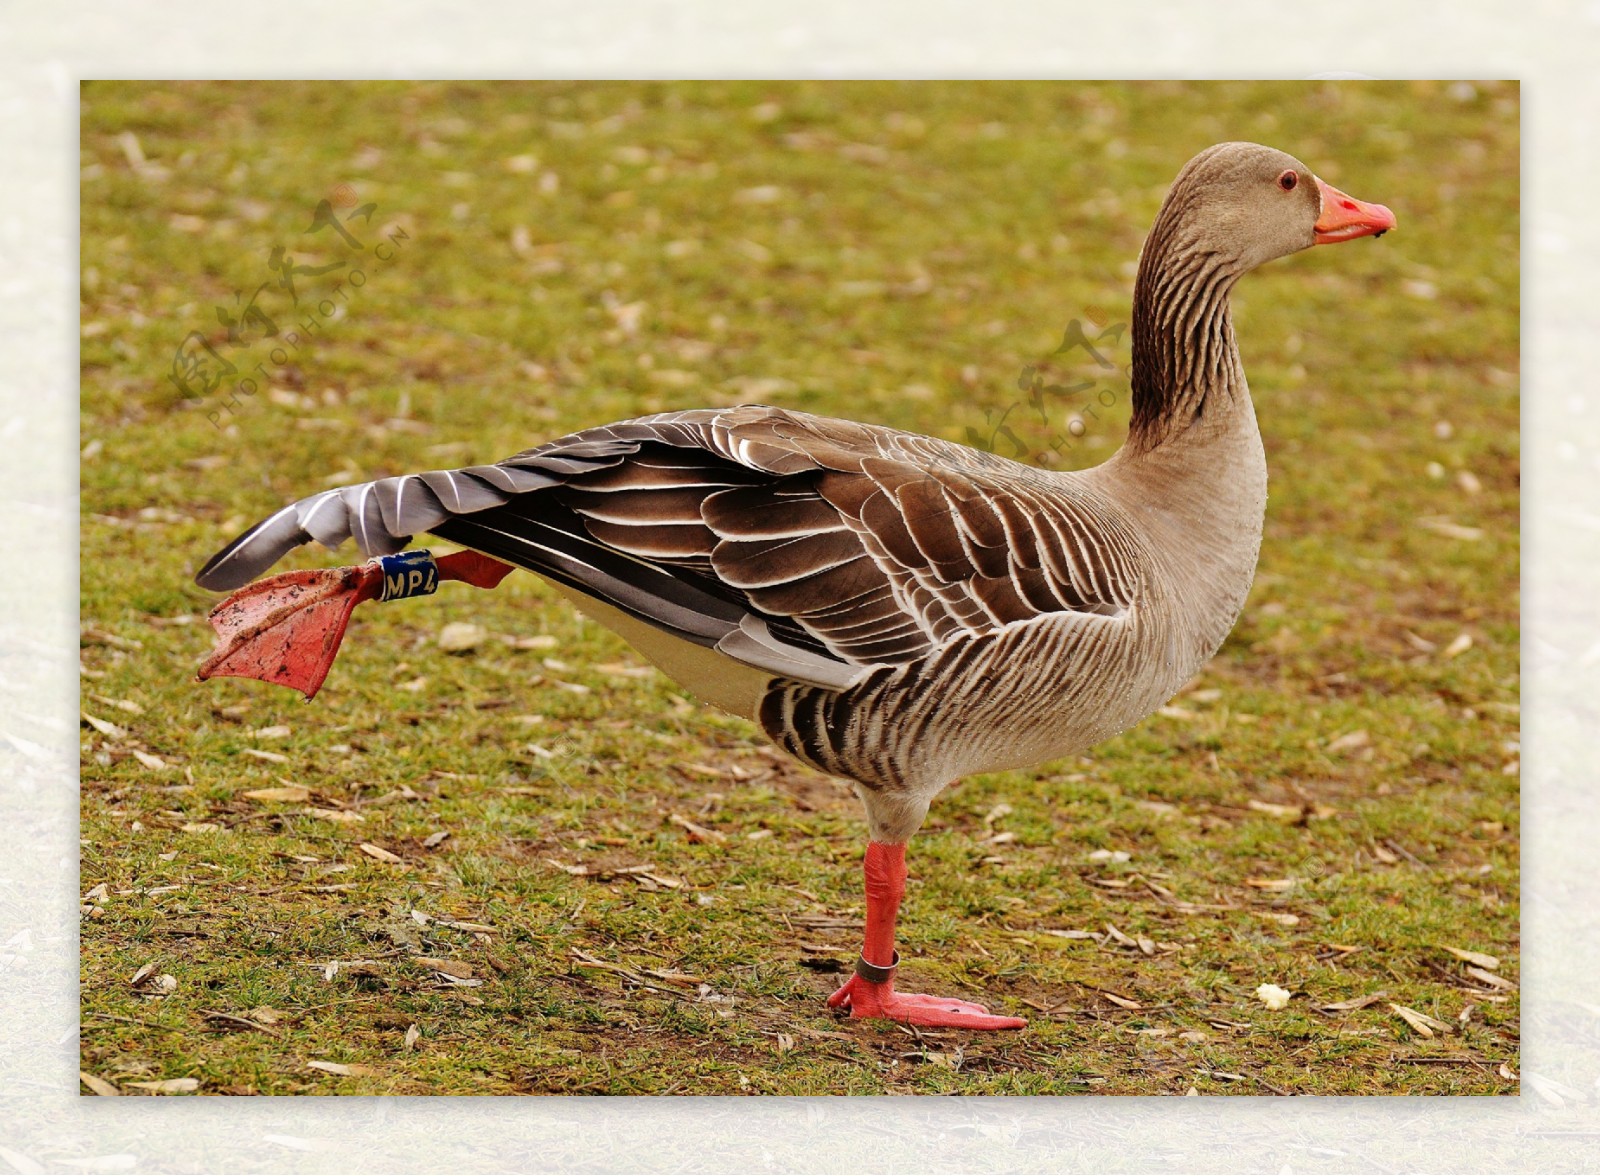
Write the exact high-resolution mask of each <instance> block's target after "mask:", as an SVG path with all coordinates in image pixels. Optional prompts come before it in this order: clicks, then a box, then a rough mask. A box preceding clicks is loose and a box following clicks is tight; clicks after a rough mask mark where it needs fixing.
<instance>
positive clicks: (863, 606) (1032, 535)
mask: <svg viewBox="0 0 1600 1176" xmlns="http://www.w3.org/2000/svg"><path fill="white" fill-rule="evenodd" d="M1394 226H1395V217H1394V214H1393V213H1392V212H1390V210H1389V209H1388V208H1386V207H1385V206H1383V205H1381V204H1368V203H1365V202H1363V201H1359V200H1356V199H1354V198H1352V197H1350V196H1347V195H1345V194H1344V193H1343V192H1341V191H1339V190H1338V189H1336V188H1334V187H1332V186H1331V185H1329V184H1327V183H1325V182H1324V181H1322V180H1321V179H1319V178H1318V177H1317V176H1316V175H1314V174H1312V173H1311V172H1310V171H1309V170H1308V169H1307V168H1306V166H1305V165H1304V164H1303V163H1301V162H1300V161H1299V160H1297V159H1295V158H1294V157H1293V156H1290V155H1287V154H1285V153H1284V152H1282V151H1278V150H1275V149H1273V148H1270V147H1264V146H1261V145H1259V144H1254V143H1238V142H1234V143H1221V144H1218V145H1216V146H1213V147H1210V148H1208V149H1206V150H1204V151H1202V152H1200V154H1198V155H1196V156H1195V157H1194V158H1193V159H1191V160H1190V161H1189V162H1188V163H1187V164H1186V165H1185V166H1184V167H1183V168H1182V170H1181V171H1180V172H1179V173H1178V175H1177V178H1176V180H1175V181H1174V182H1173V184H1172V186H1171V188H1170V190H1169V191H1168V193H1167V195H1166V198H1165V200H1164V202H1163V203H1162V205H1161V208H1160V211H1159V213H1158V215H1157V217H1156V220H1155V224H1154V227H1153V228H1152V229H1151V231H1150V234H1149V237H1148V238H1147V240H1146V242H1145V245H1144V249H1143V251H1142V253H1141V256H1140V260H1139V266H1138V271H1137V278H1136V281H1135V286H1134V296H1133V314H1132V327H1131V335H1132V366H1131V372H1130V378H1131V384H1132V416H1131V422H1130V426H1129V430H1128V436H1127V440H1126V442H1125V444H1123V445H1122V447H1121V448H1120V449H1118V450H1117V452H1116V453H1115V454H1114V455H1113V456H1112V457H1111V458H1110V459H1109V460H1107V461H1106V462H1105V463H1104V464H1102V465H1099V466H1097V467H1094V468H1092V469H1085V470H1079V471H1071V472H1061V471H1049V470H1044V469H1039V468H1035V467H1033V466H1029V465H1026V464H1021V463H1018V462H1015V461H1010V460H1007V459H1004V458H1002V457H998V456H996V455H994V454H992V453H987V452H983V451H980V450H977V449H973V448H969V447H966V446H963V445H959V444H954V443H952V442H949V441H944V440H939V439H937V438H934V437H927V436H920V435H917V434H913V433H908V432H902V431H899V430H896V429H891V428H885V427H881V426H877V425H871V424H858V423H855V422H851V421H846V420H838V419H831V418H824V417H819V416H814V415H811V414H808V413H804V412H798V411H794V410H791V409H785V408H777V407H770V406H765V405H742V406H739V407H734V408H705V409H695V410H688V411H678V412H666V413H661V414H657V415H653V416H645V417H640V418H637V419H633V420H627V421H622V422H619V423H616V424H609V425H602V426H599V427H597V428H590V429H585V430H583V431H581V432H577V433H572V434H570V435H568V436H565V437H561V438H559V439H557V440H554V441H550V442H547V443H546V444H543V445H539V446H537V447H536V448H533V449H529V450H527V451H525V452H523V453H519V454H517V455H516V456H515V457H510V458H507V459H506V460H504V461H501V462H499V463H497V464H493V465H477V466H469V467H467V468H464V469H456V470H435V471H429V472H425V473H415V474H407V475H403V476H398V477H388V478H383V479H381V480H379V481H374V482H369V483H366V484H364V485H354V486H345V487H340V488H336V489H331V490H325V491H323V492H322V493H319V494H315V495H312V496H310V497H308V498H304V499H301V500H300V501H298V502H295V503H293V504H291V505H289V506H287V507H284V508H283V509H282V510H279V511H278V512H277V513H275V514H273V515H271V516H270V517H268V518H266V519H265V520H264V521H262V522H260V523H258V524H257V525H256V526H254V527H252V528H250V529H249V530H248V531H246V532H244V534H242V535H240V536H239V537H238V538H237V539H235V540H234V541H233V542H232V543H230V544H229V545H228V546H227V547H225V548H223V549H222V550H221V551H219V552H218V553H217V554H216V555H214V556H213V557H212V558H211V559H210V560H209V561H208V562H207V563H206V564H205V566H204V567H203V568H201V570H200V571H199V573H198V574H197V575H196V577H195V578H196V581H197V582H198V583H199V584H200V585H201V586H202V587H204V588H207V589H212V590H229V589H241V586H245V585H248V586H247V587H242V590H240V591H237V592H235V593H234V595H233V596H231V597H229V598H228V599H227V600H225V601H223V602H222V603H221V604H220V605H218V606H217V608H216V609H215V610H214V613H213V616H212V623H213V625H214V627H215V628H216V630H217V637H218V641H217V647H216V649H215V650H214V652H213V654H212V656H211V657H210V659H209V660H208V661H207V662H206V664H205V665H204V666H203V667H202V670H201V677H202V678H204V677H211V676H216V675H234V676H247V677H256V678H260V679H262V680H265V681H268V682H277V683H279V684H283V685H287V686H292V687H295V688H298V689H300V690H302V691H303V692H304V693H305V694H306V696H307V697H308V698H309V697H310V696H311V695H313V694H314V693H315V692H316V690H317V689H318V688H319V687H320V686H321V685H322V682H323V679H324V678H325V676H326V674H327V672H328V668H329V667H330V666H331V664H332V662H333V658H334V656H335V655H336V653H337V651H338V647H339V642H340V641H341V640H342V638H343V634H344V630H345V625H346V623H347V622H348V619H349V616H350V612H351V610H352V609H353V608H354V607H355V605H356V604H357V603H359V602H360V601H363V600H390V599H402V598H405V597H408V596H414V595H422V594H426V593H427V592H431V591H433V590H434V589H435V588H436V587H437V586H438V584H439V583H440V582H441V581H443V580H459V581H462V582H465V583H469V584H473V585H475V586H477V587H480V588H492V587H493V586H494V585H495V584H497V583H498V582H499V581H500V579H501V578H502V577H503V576H505V575H507V574H508V573H509V572H510V571H512V570H513V569H517V568H520V569H524V570H526V571H530V572H533V573H535V574H537V575H539V576H541V577H543V578H544V579H545V580H546V581H548V582H549V583H550V584H552V585H553V586H554V587H555V588H556V589H557V590H559V591H560V592H561V593H562V594H564V595H565V596H567V597H568V598H570V599H571V601H572V602H573V603H574V604H575V605H576V606H577V607H578V608H579V609H580V610H582V611H583V612H584V613H586V614H587V615H588V616H590V617H592V618H594V619H595V620H597V621H599V622H600V623H601V624H603V625H606V626H608V627H609V628H611V629H613V630H614V631H615V632H617V633H618V634H620V635H621V636H622V637H623V638H624V639H626V640H627V641H628V642H629V643H630V644H632V645H633V646H634V648H636V649H637V650H638V651H639V652H640V653H641V654H643V656H644V657H645V658H647V659H648V660H649V661H651V662H652V663H654V664H655V665H656V666H657V667H658V668H659V669H660V670H662V671H663V672H664V673H665V674H666V675H667V676H668V677H670V678H672V679H674V680H675V681H677V682H678V683H680V684H682V685H683V686H684V687H686V688H687V689H688V690H689V691H691V692H692V693H693V694H695V695H696V696H698V698H700V699H701V700H702V701H704V702H706V703H709V704H711V705H713V706H717V707H720V708H722V709H724V710H727V711H730V712H732V713H733V714H736V715H741V716H744V717H745V718H747V719H750V720H752V721H753V722H754V723H756V724H757V725H758V726H759V727H760V728H761V730H762V731H763V732H765V734H766V735H767V736H768V737H769V738H770V739H772V740H773V741H774V742H775V743H776V744H777V745H778V746H779V747H781V748H783V749H784V750H785V751H787V752H789V753H790V754H792V755H793V756H795V757H796V758H798V759H800V760H802V761H803V762H805V763H806V764H809V765H811V766H812V767H814V768H817V769H819V770H821V771H823V772H826V773H828V774H830V775H832V776H835V777H842V778H843V779H844V780H846V781H849V782H850V783H851V784H852V785H853V787H854V790H855V792H856V793H857V795H858V796H859V797H860V799H861V802H862V804H863V806H864V808H865V812H866V823H867V830H868V834H869V840H868V843H867V846H866V852H865V857H864V861H863V878H864V890H865V934H864V937H863V944H862V950H861V954H860V956H859V958H858V959H857V960H856V962H855V968H854V971H853V973H852V974H851V975H850V976H849V978H848V980H847V981H846V982H845V983H844V984H843V985H842V986H841V987H840V988H839V989H838V991H837V992H835V993H833V995H832V996H830V997H829V998H828V1004H829V1005H830V1006H832V1007H834V1008H836V1009H847V1010H848V1013H849V1016H850V1017H852V1018H862V1017H869V1018H883V1019H888V1020H891V1021H899V1022H906V1023H911V1024H916V1025H926V1026H942V1027H951V1028H959V1029H973V1030H986V1029H1018V1028H1022V1027H1023V1026H1024V1025H1025V1022H1024V1021H1023V1020H1022V1019H1021V1018H1018V1017H1010V1016H1003V1015H998V1014H994V1013H991V1012H990V1011H989V1009H988V1008H987V1007H986V1006H984V1005H982V1004H978V1003H974V1002H970V1001H966V1000H958V999H949V998H942V997H936V996H930V995H924V994H917V993H909V992H901V991H899V990H898V989H897V988H896V987H895V975H896V966H897V964H898V963H899V958H900V957H899V953H898V951H897V950H896V948H895V930H896V921H897V919H898V916H899V911H900V905H901V901H902V899H903V897H904V894H905V888H906V877H907V867H906V858H905V854H906V845H907V842H908V841H909V840H910V838H911V836H912V835H913V834H914V833H915V832H916V831H917V829H918V828H919V826H920V825H921V824H922V822H923V819H924V817H925V816H926V814H927V812H928V807H929V804H930V802H931V801H932V800H933V798H934V797H935V796H936V795H937V794H938V793H939V792H941V791H942V790H943V789H945V788H946V787H948V786H950V785H951V784H952V783H953V782H955V781H958V780H959V779H960V778H961V777H963V776H966V775H970V774H972V773H978V772H994V771H1001V770H1008V769H1015V768H1023V767H1029V766H1032V765H1035V764H1039V763H1042V762H1045V761H1048V760H1053V759H1059V758H1061V757H1063V756H1067V755H1071V754H1074V753H1077V752H1080V751H1082V750H1085V749H1087V748H1089V747H1091V746H1093V745H1094V744H1096V743H1099V742H1101V741H1102V740H1105V739H1107V738H1108V737H1110V736H1112V735H1114V734H1116V733H1118V732H1120V731H1123V730H1125V729H1126V728H1128V727H1130V726H1132V725H1133V724H1135V723H1137V722H1139V721H1140V720H1141V719H1143V718H1145V717H1146V716H1148V715H1149V714H1151V713H1152V712H1153V711H1155V710H1156V709H1157V708H1158V707H1159V706H1161V705H1162V704H1163V703H1165V702H1166V701H1167V700H1168V699H1170V698H1171V697H1172V696H1173V695H1174V694H1175V693H1177V691H1178V690H1179V689H1180V688H1181V687H1182V686H1183V685H1184V684H1185V683H1186V682H1187V681H1188V680H1189V679H1190V678H1191V677H1192V676H1193V675H1194V674H1195V673H1196V671H1198V670H1199V669H1200V668H1201V666H1203V665H1204V664H1205V662H1206V661H1207V660H1208V659H1209V658H1210V657H1211V656H1212V655H1213V654H1214V653H1215V652H1216V650H1217V649H1218V647H1219V646H1220V645H1221V643H1222V641H1223V639H1224V638H1225V637H1226V636H1227V634H1228V632H1229V630H1230V629H1231V628H1232V627H1233V624H1234V622H1235V621H1236V620H1237V618H1238V616H1239V613H1240V611H1241V609H1242V607H1243V605H1244V601H1245V596H1246V594H1247V592H1248V591H1249V588H1250V584H1251V580H1252V578H1253V576H1254V573H1255V567H1256V559H1257V554H1258V550H1259V548H1260V543H1261V535H1262V525H1263V518H1264V513H1265V508H1266V494H1267V467H1266V458H1265V454H1264V451H1263V449H1262V442H1261V435H1260V432H1259V431H1258V428H1257V424H1256V418H1255V411H1254V408H1253V406H1252V404H1251V400H1250V393H1249V389H1248V386H1247V384H1246V382H1245V374H1244V370H1243V367H1242V366H1241V363H1240V358H1239V352H1238V348H1237V346H1236V344H1235V341H1234V332H1233V326H1232V322H1231V318H1230V312H1229V301H1228V299H1229V292H1230V291H1231V289H1232V288H1233V285H1234V283H1235V282H1236V281H1238V280H1239V278H1240V277H1242V276H1243V275H1244V274H1245V273H1247V272H1248V271H1250V270H1252V269H1255V268H1256V267H1257V266H1259V265H1262V264H1263V263H1265V262H1268V261H1271V260H1273V259H1275V258H1279V257H1283V256H1286V255H1288V254H1291V253H1295V252H1298V251H1300V250H1302V249H1305V248H1308V247H1310V246H1312V245H1317V244H1329V243H1334V242H1341V241H1349V240H1353V239H1355V238H1358V237H1364V236H1369V235H1370V236H1381V235H1382V234H1383V233H1385V232H1387V231H1388V230H1390V229H1392V228H1394ZM423 532H426V533H429V534H432V535H435V536H438V537H439V538H441V539H444V540H446V541H448V542H450V543H452V544H455V545H458V546H459V547H460V548H461V549H462V550H460V551H457V552H455V553H453V554H450V555H446V556H443V557H441V558H438V559H435V558H434V557H433V556H432V555H431V553H429V552H427V551H426V550H407V545H408V544H409V543H410V541H411V538H412V536H414V535H416V534H419V533H423ZM346 539H354V540H355V542H356V545H357V546H358V547H359V548H360V549H361V551H362V552H363V553H364V554H365V555H366V556H367V557H368V558H369V562H367V563H365V564H361V565H357V566H354V567H348V568H339V569H325V570H316V571H298V572H289V573H285V574H281V575H278V576H274V577H271V578H269V579H265V580H259V581H256V582H255V583H253V584H251V583H250V581H252V580H255V578H256V577H257V576H259V575H261V573H263V572H265V571H266V570H267V569H268V568H270V567H271V566H272V565H273V564H274V563H275V562H277V560H278V559H279V558H280V557H281V556H283V555H284V554H285V553H287V552H288V551H289V550H291V549H292V548H294V547H296V546H298V545H301V544H305V543H308V542H310V541H312V540H316V541H318V542H320V543H322V544H324V545H326V546H328V547H330V548H334V547H337V546H338V545H339V544H341V543H342V542H343V541H344V540H346Z"/></svg>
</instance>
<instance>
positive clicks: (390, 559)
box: [378, 550, 439, 600]
mask: <svg viewBox="0 0 1600 1176" xmlns="http://www.w3.org/2000/svg"><path fill="white" fill-rule="evenodd" d="M378 566H379V567H380V568H381V569H382V570H383V595H382V596H380V597H378V599H379V600H404V599H406V598H407V597H409V596H431V595H432V594H433V593H434V592H435V591H437V590H438V587H439V565H438V564H436V563H434V562H433V552H431V551H426V550H418V551H402V552H400V553H399V554H398V555H380V556H379V557H378Z"/></svg>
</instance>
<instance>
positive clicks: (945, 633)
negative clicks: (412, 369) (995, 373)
mask: <svg viewBox="0 0 1600 1176" xmlns="http://www.w3.org/2000/svg"><path fill="white" fill-rule="evenodd" d="M424 531H426V532H431V533H432V534H435V535H438V536H440V537H441V538H444V539H447V540H450V541H452V542H455V543H459V544H461V545H463V546H465V547H470V548H473V549H475V550H478V551H481V552H483V553H485V554H487V555H491V556H493V557H495V558H497V559H500V560H503V561H505V562H506V563H509V564H513V565H515V566H518V567H522V568H526V569H529V570H531V571H534V572H537V573H539V574H541V575H543V576H546V577H548V578H550V579H552V580H556V581H558V582H560V583H563V584H565V585H567V586H569V587H571V588H574V589H576V590H578V591H579V592H582V593H586V594H588V595H590V596H594V597H597V598H599V599H601V600H603V601H605V602H606V603H608V604H611V605H613V606H615V607H617V608H620V609H622V610H623V611H624V612H627V613H629V614H631V615H633V616H635V617H637V618H639V619H641V620H644V621H646V622H648V623H650V624H652V625H655V626H656V627H658V628H661V629H664V630H666V631H668V632H670V633H673V634H675V635H677V636H680V637H683V638H685V639H687V640H689V641H692V642H695V643H696V644H699V645H704V646H712V647H715V648H716V649H718V650H719V651H721V652H722V653H725V654H727V655H728V656H730V657H732V658H734V659H735V660H737V661H740V662H743V663H745V664H747V665H751V666H755V667H756V668H758V669H763V670H767V671H770V672H772V673H774V674H778V675H782V676H784V677H788V678H792V679H795V680H798V681H803V682H811V683H813V684H816V685H821V686H828V687H832V688H835V689H839V688H842V687H844V686H847V685H849V684H850V683H851V682H852V681H854V680H856V679H857V678H858V677H860V675H861V673H862V672H863V670H864V669H866V668H868V667H871V666H877V665H897V664H902V663H905V662H908V661H912V660H915V659H917V658H920V657H923V656H925V655H927V654H928V653H929V652H931V651H932V650H934V649H935V648H937V647H938V646H939V645H941V644H942V643H944V642H945V641H947V640H949V639H951V638H952V637H954V636H956V635H957V634H960V633H963V632H973V631H979V632H983V631H992V630H998V629H1000V628H1003V627H1004V626H1006V625H1008V624H1011V623H1013V622H1018V621H1024V620H1027V619H1029V618H1032V617H1036V616H1039V615H1042V614H1044V613H1050V612H1080V613H1089V614H1102V615H1112V616H1114V615H1119V614H1120V613H1122V612H1123V611H1124V610H1125V609H1127V608H1128V607H1129V606H1130V605H1131V604H1132V603H1133V602H1134V601H1135V599H1136V597H1137V594H1138V591H1139V588H1140V584H1141V582H1142V579H1143V561H1142V557H1141V551H1140V548H1139V547H1138V545H1137V544H1136V543H1135V542H1134V540H1133V539H1132V538H1131V536H1130V534H1129V533H1128V531H1127V528H1126V527H1125V526H1124V525H1123V524H1122V522H1121V519H1120V516H1119V515H1117V513H1116V512H1115V511H1114V510H1113V509H1112V508H1110V507H1109V506H1108V505H1107V504H1106V503H1105V502H1104V500H1103V499H1101V498H1100V497H1099V496H1098V495H1096V494H1094V493H1093V492H1092V491H1091V490H1090V489H1089V488H1088V487H1087V486H1085V485H1083V484H1082V483H1079V482H1076V481H1073V480H1071V479H1063V478H1062V476H1060V475H1043V474H1041V473H1039V472H1038V471H1036V470H1033V469H1031V468H1030V467H1027V466H1022V465H1019V464H1017V463H1014V462H1008V461H1006V460H1004V459H1002V458H998V457H995V456H993V455H991V454H986V453H982V452H979V451H977V450H973V449H969V448H966V447H964V446H959V445H953V444H950V443H948V442H942V441H939V440H936V439H934V438H929V437H922V436H918V435H915V434H910V433H903V432H899V431H897V430H893V429H885V428H877V427H872V426H865V425H857V424H852V423H850V422H846V421H840V420H835V419H831V418H823V417H815V416H811V415H809V414H805V413H798V412H789V411H785V410H782V409H776V408H768V407H763V406H745V407H741V408H736V409H727V410H709V409H708V410H698V411H692V412H682V413H669V414H663V415H660V416H654V417H645V418H640V419H637V420H632V421H624V422H621V423H618V424H614V425H607V426H603V427H600V428H596V429H589V430H585V431H584V432H581V433H575V434H572V435H570V436H568V437H563V438H561V439H559V440H556V441H552V442H550V443H548V444H546V445H542V446H539V447H538V448H535V449H530V450H528V451H526V452H524V453H520V454H518V455H516V456H515V457H511V458H508V459H506V460H505V461H503V462H500V463H498V464H497V465H485V466H471V467H467V468H465V469H459V470H436V471H431V472H428V473H422V474H409V475H404V476H401V477H393V478H384V479H382V480H381V481H377V482H371V483H367V484H365V485H359V486H346V487H340V488H338V489H335V490H329V491H325V492H323V493H321V494H317V495H314V496H312V497H310V498H306V499H302V500H301V501H299V502H296V503H293V504H292V505H290V506H287V507H285V508H284V509H283V510H281V511H279V512H278V513H277V514H275V515H272V516H271V517H269V518H268V519H266V520H264V521H262V522H261V523H259V524H257V525H256V526H255V527H253V528H251V529H250V530H249V531H247V532H245V533H244V534H243V535H241V536H240V537H239V538H237V539H236V540H234V541H233V542H232V543H231V544H229V545H228V546H227V547H226V548H224V549H223V550H222V551H220V552H218V553H217V554H216V555H215V556H213V557H212V559H211V560H210V561H209V562H208V563H207V564H206V565H205V567H203V568H202V569H201V570H200V572H199V574H198V575H197V576H196V577H195V579H196V581H197V582H198V583H199V584H200V585H201V586H202V587H206V588H212V589H230V588H236V587H239V586H240V585H242V584H245V583H247V582H248V581H250V580H252V579H254V578H255V577H256V576H258V575H260V574H261V573H262V572H264V571H266V570H267V569H268V568H269V567H271V566H272V565H273V564H274V563H276V562H277V560H278V559H279V558H281V557H282V556H283V555H284V554H285V553H286V552H288V551H289V550H290V549H292V548H294V547H296V546H298V545H300V544H303V543H308V542H310V541H311V540H313V539H315V540H317V541H318V542H321V543H323V544H325V545H327V546H329V547H336V546H338V545H339V544H340V543H342V542H343V541H344V540H345V539H346V538H354V539H355V541H356V543H357V545H358V546H359V547H360V548H361V550H362V551H363V552H365V553H366V554H367V555H369V556H372V555H380V554H389V553H392V552H395V551H398V550H400V549H402V548H403V547H404V546H405V545H406V544H407V543H408V542H409V541H410V539H411V536H412V535H414V534H416V533H419V532H424Z"/></svg>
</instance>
